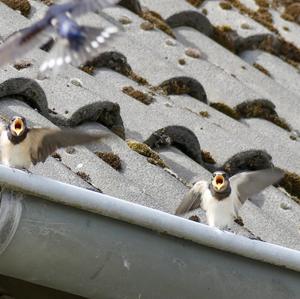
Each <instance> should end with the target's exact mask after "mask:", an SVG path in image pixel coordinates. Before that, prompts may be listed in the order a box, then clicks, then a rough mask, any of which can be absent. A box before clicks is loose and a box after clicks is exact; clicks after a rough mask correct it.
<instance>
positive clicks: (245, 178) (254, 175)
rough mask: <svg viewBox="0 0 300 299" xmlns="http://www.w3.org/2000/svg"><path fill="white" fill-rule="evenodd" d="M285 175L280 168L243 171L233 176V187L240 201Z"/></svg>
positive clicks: (242, 201)
mask: <svg viewBox="0 0 300 299" xmlns="http://www.w3.org/2000/svg"><path fill="white" fill-rule="evenodd" d="M283 176H284V172H283V171H282V170H281V169H279V168H268V169H263V170H257V171H250V172H241V173H238V174H236V175H234V176H233V177H231V178H230V179H229V180H230V185H231V188H232V189H234V190H235V191H236V192H237V195H238V199H239V200H240V203H241V204H243V203H244V202H245V201H246V200H247V199H248V198H249V197H251V196H253V195H255V194H257V193H259V192H261V191H263V190H264V189H265V188H267V187H268V186H270V185H273V184H275V183H277V182H278V181H279V180H281V179H282V178H283Z"/></svg>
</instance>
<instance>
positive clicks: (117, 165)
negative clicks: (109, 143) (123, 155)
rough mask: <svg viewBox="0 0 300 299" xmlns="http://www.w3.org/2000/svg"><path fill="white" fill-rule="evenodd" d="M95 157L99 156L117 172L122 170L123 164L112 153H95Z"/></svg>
mask: <svg viewBox="0 0 300 299" xmlns="http://www.w3.org/2000/svg"><path fill="white" fill-rule="evenodd" d="M95 155H97V156H98V157H99V158H100V159H102V160H103V161H104V162H105V163H107V164H108V165H110V166H111V167H112V168H114V169H115V170H121V168H122V163H121V159H120V157H119V156H118V155H116V154H114V153H112V152H95Z"/></svg>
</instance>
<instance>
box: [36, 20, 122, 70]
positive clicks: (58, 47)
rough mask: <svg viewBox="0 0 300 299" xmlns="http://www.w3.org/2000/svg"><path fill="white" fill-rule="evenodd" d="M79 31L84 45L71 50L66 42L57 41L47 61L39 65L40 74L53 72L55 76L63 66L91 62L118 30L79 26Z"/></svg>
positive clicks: (63, 40)
mask: <svg viewBox="0 0 300 299" xmlns="http://www.w3.org/2000/svg"><path fill="white" fill-rule="evenodd" d="M80 30H81V31H82V33H83V34H84V35H85V39H84V43H83V44H82V45H80V46H79V47H78V48H73V47H72V45H71V44H70V42H69V41H68V40H65V39H57V41H56V43H55V44H54V46H53V48H52V49H51V51H50V53H49V55H48V56H47V59H46V60H45V61H44V62H43V63H42V64H41V66H40V73H46V72H47V71H53V73H54V75H55V74H56V73H58V71H59V68H61V67H62V66H63V65H65V64H72V65H73V66H75V67H78V66H80V65H82V64H84V63H85V62H87V61H90V60H92V59H93V58H94V57H96V56H97V55H99V54H100V52H102V51H103V50H104V48H103V47H104V46H105V44H106V42H107V40H108V39H111V38H112V37H113V36H115V35H116V33H117V32H118V28H117V27H114V26H110V27H106V28H94V27H89V26H81V27H80Z"/></svg>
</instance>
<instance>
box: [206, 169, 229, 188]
mask: <svg viewBox="0 0 300 299" xmlns="http://www.w3.org/2000/svg"><path fill="white" fill-rule="evenodd" d="M211 184H212V187H213V189H214V190H215V191H216V192H218V193H219V192H224V191H226V190H227V189H228V188H229V187H230V185H229V179H228V176H227V174H226V173H225V172H224V171H216V172H214V173H213V175H212V179H211Z"/></svg>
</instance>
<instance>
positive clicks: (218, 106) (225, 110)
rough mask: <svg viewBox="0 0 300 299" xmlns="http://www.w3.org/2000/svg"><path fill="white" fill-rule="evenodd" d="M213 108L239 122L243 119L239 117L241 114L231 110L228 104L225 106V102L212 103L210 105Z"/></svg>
mask: <svg viewBox="0 0 300 299" xmlns="http://www.w3.org/2000/svg"><path fill="white" fill-rule="evenodd" d="M209 105H210V106H211V107H212V108H214V109H216V110H218V111H220V112H222V113H224V114H226V115H227V116H229V117H231V118H233V119H236V120H239V119H240V118H241V116H240V115H239V113H238V112H237V111H236V110H235V109H233V108H231V107H230V106H228V105H227V104H225V103H224V102H214V103H210V104H209Z"/></svg>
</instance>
